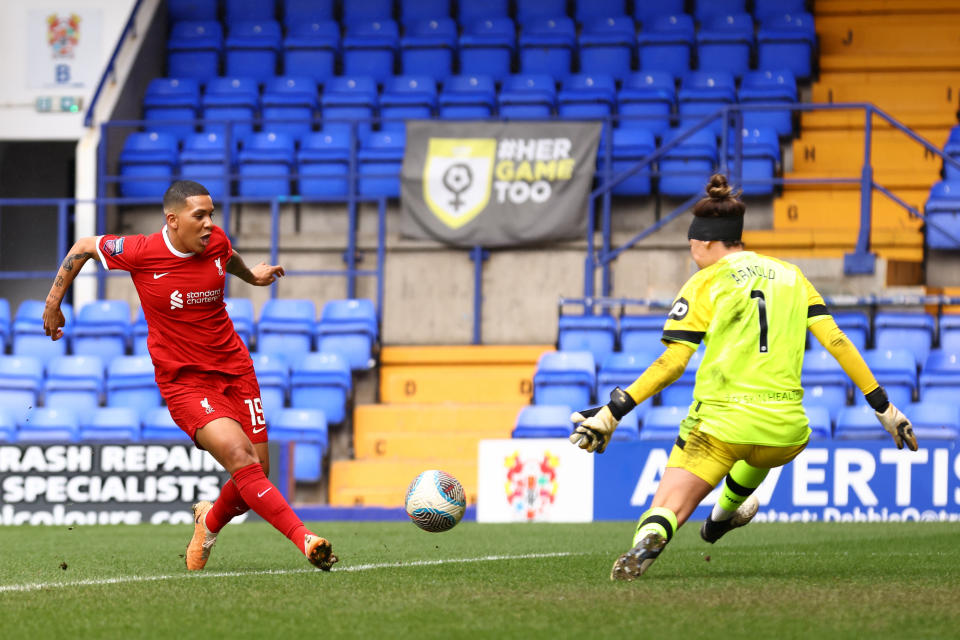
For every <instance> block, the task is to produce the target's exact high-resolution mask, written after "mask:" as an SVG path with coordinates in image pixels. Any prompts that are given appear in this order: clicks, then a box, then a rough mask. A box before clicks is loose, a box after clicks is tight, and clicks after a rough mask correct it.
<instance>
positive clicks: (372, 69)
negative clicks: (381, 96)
mask: <svg viewBox="0 0 960 640" xmlns="http://www.w3.org/2000/svg"><path fill="white" fill-rule="evenodd" d="M399 44H400V33H399V30H398V29H397V23H396V22H394V21H393V20H373V21H370V22H354V23H350V24H348V25H347V31H346V34H345V35H344V37H343V73H344V75H351V76H356V75H359V76H370V77H372V78H376V79H377V80H380V81H383V80H386V79H387V78H389V77H390V76H392V75H393V66H394V62H395V58H396V55H397V47H398V46H399Z"/></svg>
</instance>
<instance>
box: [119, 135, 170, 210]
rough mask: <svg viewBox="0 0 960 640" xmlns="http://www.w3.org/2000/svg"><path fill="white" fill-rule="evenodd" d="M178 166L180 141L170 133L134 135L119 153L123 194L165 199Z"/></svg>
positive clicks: (130, 136)
mask: <svg viewBox="0 0 960 640" xmlns="http://www.w3.org/2000/svg"><path fill="white" fill-rule="evenodd" d="M176 167H177V138H176V137H175V136H173V135H171V134H169V133H157V132H156V131H151V132H149V133H131V134H130V135H128V136H127V139H126V141H125V142H124V143H123V150H122V151H121V152H120V181H119V185H118V186H119V189H120V195H121V196H123V197H125V198H149V199H156V198H162V197H163V194H164V193H165V192H166V190H167V187H169V186H170V182H171V181H172V180H173V175H174V172H175V171H176Z"/></svg>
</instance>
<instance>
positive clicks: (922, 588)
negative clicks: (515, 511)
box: [0, 522, 960, 640]
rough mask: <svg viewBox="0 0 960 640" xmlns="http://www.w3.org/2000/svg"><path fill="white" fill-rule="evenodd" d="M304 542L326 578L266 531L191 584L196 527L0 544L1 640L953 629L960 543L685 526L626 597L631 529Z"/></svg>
mask: <svg viewBox="0 0 960 640" xmlns="http://www.w3.org/2000/svg"><path fill="white" fill-rule="evenodd" d="M312 524H313V526H314V528H315V530H316V531H317V532H318V533H321V534H322V535H325V536H327V537H328V538H330V539H331V540H332V541H333V543H334V549H335V551H336V552H337V553H338V554H339V555H340V558H341V562H340V564H338V565H337V566H336V568H335V569H334V570H333V571H332V572H330V573H321V572H319V571H315V570H312V568H311V567H310V566H309V565H308V564H307V563H306V561H305V560H304V559H303V557H302V556H301V555H299V554H298V552H297V551H296V550H295V549H294V548H293V546H292V545H291V544H290V543H289V542H288V541H287V540H285V539H284V538H283V537H282V536H281V535H280V534H278V533H277V532H275V531H274V530H273V529H272V528H270V527H269V526H268V525H266V524H264V523H244V524H240V525H233V526H230V527H227V528H226V529H225V530H224V531H223V532H222V534H221V536H220V540H219V542H218V543H217V547H216V548H215V549H214V552H213V555H212V557H211V560H210V563H209V564H208V565H207V569H206V570H205V571H204V572H202V573H201V574H188V573H187V571H186V569H185V568H184V567H183V558H182V556H181V554H182V553H183V547H184V546H185V545H186V542H187V540H188V538H189V536H190V534H191V532H192V528H191V527H187V526H149V525H143V526H137V527H130V526H112V527H111V526H96V527H75V528H73V529H67V528H63V527H56V528H55V527H6V528H0V558H2V559H0V629H2V630H0V636H2V637H3V638H5V639H10V638H33V639H37V638H71V639H73V638H150V637H158V638H173V637H177V638H204V639H212V638H230V639H231V640H232V639H236V638H261V639H262V638H289V639H291V640H292V639H296V638H310V637H312V638H337V637H364V638H374V639H378V640H379V639H380V638H392V637H456V638H463V637H475V638H501V637H507V638H530V637H537V638H554V637H564V638H566V637H575V638H599V637H603V638H607V637H622V638H638V637H647V638H661V639H670V638H710V639H711V640H716V639H717V638H728V637H749V638H754V639H756V638H810V637H818V638H836V637H847V638H867V637H869V638H878V637H890V638H892V637H910V638H942V637H956V633H957V629H960V605H958V603H960V523H866V524H824V523H811V524H799V523H796V524H759V523H757V524H753V525H751V526H749V527H747V528H745V529H742V530H738V531H734V532H732V533H731V534H730V535H728V536H727V537H726V538H724V539H723V540H722V541H720V542H719V543H717V544H716V545H712V546H711V545H707V544H705V543H703V542H701V541H700V538H699V535H698V534H697V525H696V523H691V525H690V526H687V527H684V528H683V529H681V531H680V532H679V534H678V536H677V538H676V539H675V540H674V541H673V542H671V544H670V546H669V547H668V548H667V550H666V551H665V552H664V555H662V556H661V557H660V559H659V560H658V561H657V562H656V563H655V564H654V565H653V567H652V568H651V569H650V571H649V572H648V573H647V575H645V576H644V577H643V578H641V579H640V580H638V581H637V582H633V583H612V582H610V580H609V577H608V576H609V571H610V566H611V564H612V563H613V560H614V559H615V558H616V556H617V555H618V554H619V553H620V552H622V551H624V550H625V549H626V546H627V545H628V544H629V540H630V538H631V536H632V533H633V526H634V525H633V523H627V522H619V523H616V522H613V523H608V522H604V523H594V524H584V525H559V524H556V525H550V524H526V525H525V524H514V525H481V524H476V523H473V522H466V523H462V524H460V525H459V526H458V527H456V528H455V529H453V530H452V531H450V532H447V533H442V534H429V533H425V532H422V531H420V530H418V529H416V528H415V527H414V526H413V525H412V524H410V523H348V522H329V523H312ZM561 554H566V555H561ZM398 565H399V566H398ZM38 584H45V585H47V586H44V587H40V588H37V587H36V585H38Z"/></svg>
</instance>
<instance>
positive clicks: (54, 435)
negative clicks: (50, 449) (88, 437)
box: [17, 407, 80, 443]
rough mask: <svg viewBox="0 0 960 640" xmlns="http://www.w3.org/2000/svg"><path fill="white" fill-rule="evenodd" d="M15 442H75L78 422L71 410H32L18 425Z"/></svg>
mask: <svg viewBox="0 0 960 640" xmlns="http://www.w3.org/2000/svg"><path fill="white" fill-rule="evenodd" d="M19 431H20V433H19V435H18V437H17V440H18V441H19V442H21V443H24V442H76V441H77V439H78V437H79V435H80V421H79V420H78V419H77V414H76V413H74V412H73V411H72V410H71V409H66V408H63V407H57V408H51V407H44V408H42V409H34V410H33V411H31V412H30V414H29V415H28V416H27V417H26V418H24V419H22V420H21V421H20V423H19Z"/></svg>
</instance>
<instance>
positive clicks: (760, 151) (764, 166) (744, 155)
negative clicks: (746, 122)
mask: <svg viewBox="0 0 960 640" xmlns="http://www.w3.org/2000/svg"><path fill="white" fill-rule="evenodd" d="M736 136H737V131H736V130H731V131H730V134H729V137H728V138H727V144H728V146H729V147H730V148H729V152H728V156H727V157H728V163H729V165H728V166H729V169H728V171H729V172H730V176H731V178H732V182H734V183H737V186H738V187H739V188H740V189H741V190H742V192H743V195H746V196H771V195H773V191H774V184H773V182H771V180H772V179H773V178H775V177H776V176H777V173H778V168H779V167H780V143H779V142H778V141H777V132H776V131H774V130H773V129H741V130H740V140H741V148H740V150H741V156H740V157H741V162H740V166H739V168H738V167H737V164H736V162H737V155H736V142H735V141H736ZM737 175H739V176H740V179H739V180H737V179H736V178H737ZM760 181H763V182H760Z"/></svg>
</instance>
